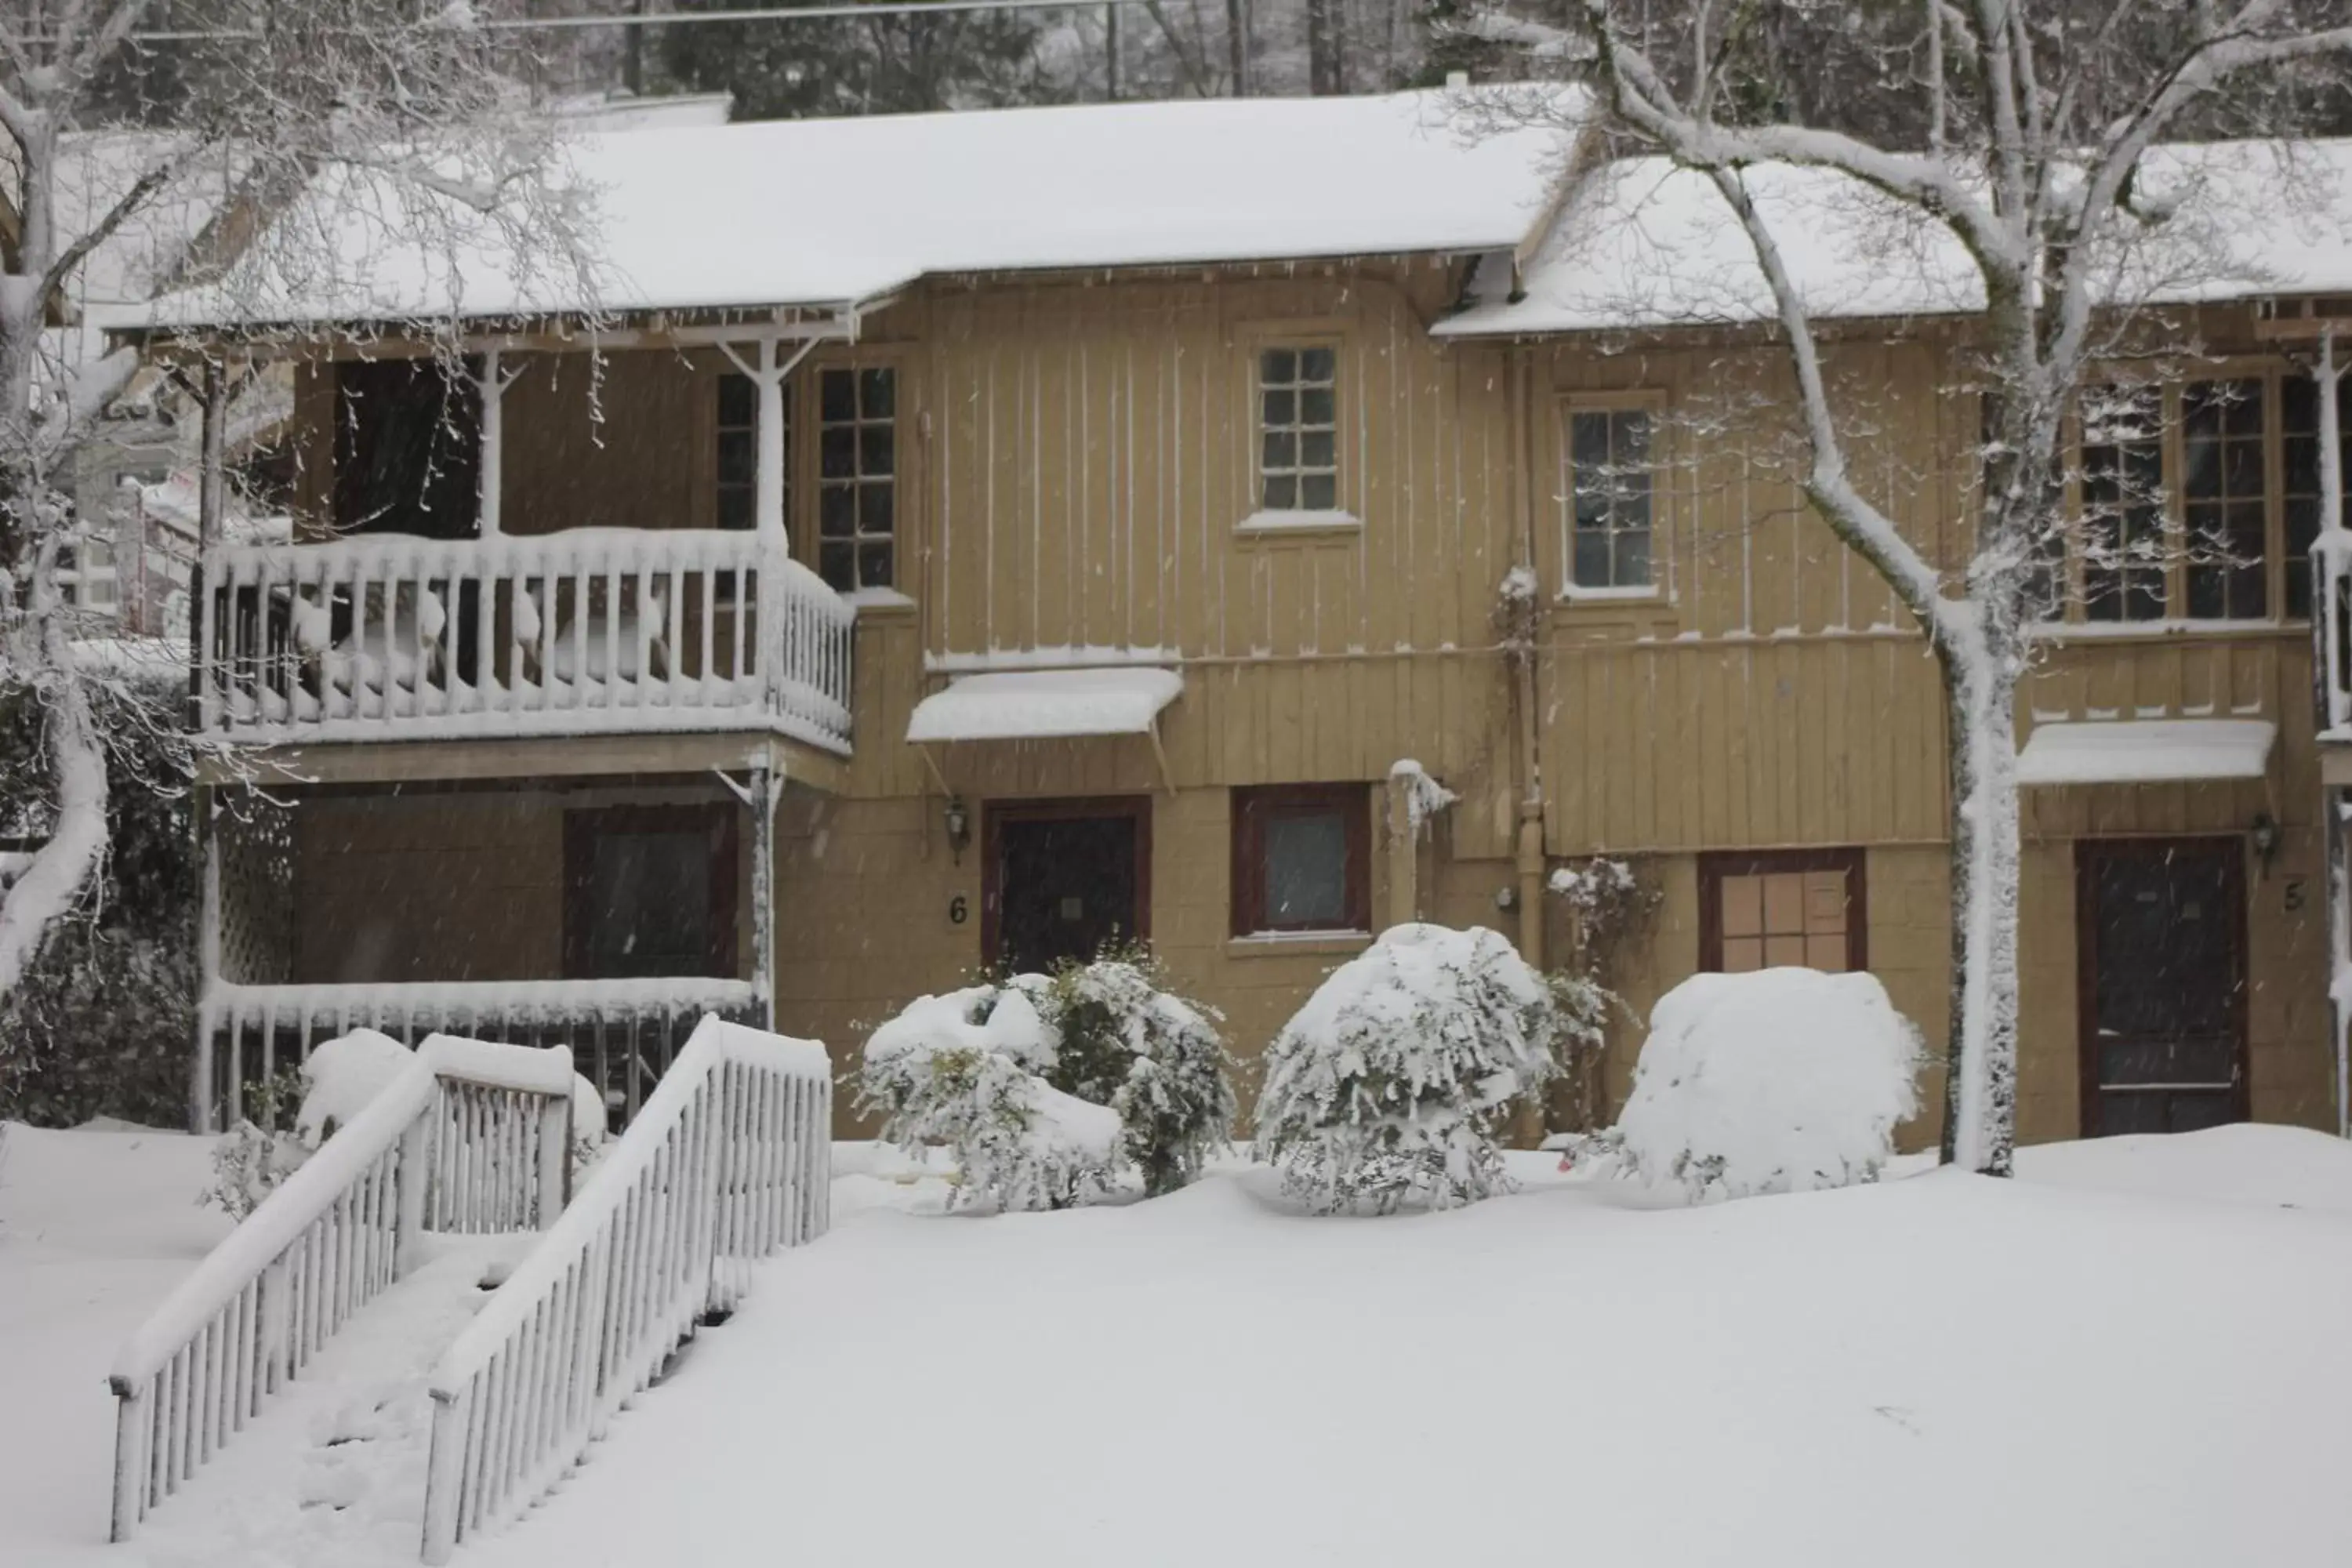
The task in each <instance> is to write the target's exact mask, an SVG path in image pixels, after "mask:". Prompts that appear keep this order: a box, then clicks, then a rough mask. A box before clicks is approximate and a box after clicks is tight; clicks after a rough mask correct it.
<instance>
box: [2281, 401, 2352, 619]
mask: <svg viewBox="0 0 2352 1568" xmlns="http://www.w3.org/2000/svg"><path fill="white" fill-rule="evenodd" d="M2347 383H2352V375H2347V376H2340V377H2338V378H2337V380H2336V427H2337V428H2336V436H2337V439H2338V440H2339V441H2340V442H2341V443H2342V446H2343V468H2342V470H2341V472H2340V474H2339V476H2338V482H2339V483H2344V484H2352V384H2347ZM2279 415H2280V424H2281V426H2283V428H2284V446H2285V451H2284V454H2283V455H2284V459H2285V460H2284V463H2283V464H2282V465H2281V470H2282V472H2283V474H2284V479H2285V481H2286V483H2285V491H2286V493H2285V497H2284V500H2285V503H2286V613H2287V614H2288V615H2290V616H2309V615H2310V614H2311V545H2312V541H2314V540H2315V539H2317V538H2318V537H2319V500H2320V496H2321V494H2322V491H2321V489H2320V483H2319V481H2320V472H2319V387H2318V385H2317V384H2316V383H2315V382H2314V381H2313V380H2312V378H2311V377H2310V376H2308V375H2295V374H2288V375H2285V376H2284V377H2282V378H2281V379H2280V381H2279ZM2344 521H2345V522H2346V524H2347V526H2352V510H2347V511H2346V513H2345V515H2344Z"/></svg>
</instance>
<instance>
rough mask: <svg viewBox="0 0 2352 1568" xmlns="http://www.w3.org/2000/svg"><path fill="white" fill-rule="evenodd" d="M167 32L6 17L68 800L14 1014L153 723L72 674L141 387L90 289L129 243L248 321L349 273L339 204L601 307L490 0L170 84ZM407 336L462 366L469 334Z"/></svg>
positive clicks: (11, 404)
mask: <svg viewBox="0 0 2352 1568" xmlns="http://www.w3.org/2000/svg"><path fill="white" fill-rule="evenodd" d="M162 16H163V9H162V7H161V5H158V4H155V3H152V0H64V3H62V4H55V5H17V6H12V7H8V8H6V9H5V13H0V204H5V213H0V216H5V218H6V219H7V220H9V221H8V223H7V225H6V228H7V236H6V237H7V241H8V243H7V244H6V246H5V255H0V702H5V703H32V704H36V705H37V706H38V708H39V709H40V710H42V711H43V713H44V715H45V721H44V722H43V723H42V724H41V725H40V726H39V730H40V733H41V734H42V736H43V738H44V739H43V744H44V746H45V748H46V752H47V773H48V774H49V776H50V778H51V779H52V781H53V784H52V788H53V798H52V799H51V800H50V802H49V803H48V805H49V810H48V813H47V818H46V820H45V821H44V822H43V823H42V824H41V825H40V826H42V828H43V829H44V830H45V832H46V835H47V838H46V847H44V848H42V849H41V850H40V851H39V853H38V855H37V858H35V860H34V862H33V864H32V865H31V867H30V868H28V869H27V870H26V874H25V875H24V876H23V877H22V878H21V879H19V880H18V881H17V882H16V884H15V885H14V886H13V887H12V888H11V889H9V891H8V892H7V894H6V897H5V902H0V995H5V994H6V993H7V992H8V991H9V990H10V989H11V988H12V987H13V986H14V985H15V984H16V981H17V980H18V978H19V977H20V976H21V975H22V974H23V973H24V970H25V966H26V963H28V962H29V961H30V959H31V958H32V957H33V955H34V954H35V952H37V950H38V948H39V946H40V943H41V942H42V940H43V937H44V935H45V933H46V932H47V931H48V930H49V929H50V928H51V927H52V926H53V925H54V924H55V922H56V921H58V919H59V917H61V916H62V915H64V914H65V913H66V912H67V911H68V910H70V909H71V908H72V907H73V905H74V903H75V900H77V899H78V898H79V896H80V894H81V892H82V890H83V889H85V888H86V887H87V886H88V885H89V882H90V880H91V876H92V873H93V872H94V871H95V870H96V869H97V868H98V867H99V866H100V863H101V861H102V859H103V858H104V856H105V853H106V847H107V810H108V802H107V784H106V779H107V772H106V767H105V759H106V756H107V754H108V752H109V749H110V745H111V744H112V743H113V737H111V736H110V733H109V730H108V726H109V724H110V722H112V719H111V718H110V716H111V715H115V714H119V713H126V712H130V711H133V710H136V709H137V705H136V704H131V703H125V702H118V701H114V700H110V699H111V697H112V696H113V695H116V694H114V693H111V692H110V684H112V683H115V682H117V681H119V680H120V679H121V674H120V672H119V671H116V670H113V669H111V668H109V667H108V665H107V663H106V661H104V660H92V659H88V658H80V657H79V656H78V653H77V648H78V647H79V645H80V644H81V643H82V642H83V641H84V640H85V638H86V637H87V636H88V634H89V629H90V628H89V627H88V626H85V625H84V624H83V622H82V619H81V616H82V614H83V612H82V611H80V610H79V608H78V607H77V606H76V605H74V603H73V602H72V600H71V597H70V595H68V594H67V593H66V592H64V591H63V589H62V586H61V583H60V580H59V575H58V574H59V572H60V570H61V569H62V568H63V566H65V565H66V564H68V563H70V562H71V561H72V560H73V559H74V554H75V550H76V546H77V542H78V541H79V540H80V539H81V538H82V537H83V534H84V531H85V530H87V529H89V528H90V527H94V526H95V522H96V520H84V519H82V518H80V517H79V516H77V514H76V510H75V505H74V498H73V496H72V493H71V481H72V476H73V473H74V470H75V462H76V457H77V454H78V453H79V452H80V451H81V450H82V449H83V448H84V447H86V446H87V445H88V444H89V442H91V441H92V440H93V439H95V438H97V437H98V435H99V433H100V428H101V425H102V422H103V421H104V420H105V419H106V418H107V417H108V416H109V414H110V409H111V408H112V406H113V405H115V404H116V403H117V401H118V400H119V399H121V397H123V396H124V395H125V394H126V393H128V392H131V391H132V390H133V389H134V388H135V387H136V385H137V383H138V378H139V375H140V372H141V361H140V358H139V355H138V354H137V353H136V352H134V351H133V350H131V349H129V348H126V347H119V346H118V347H113V348H109V347H107V346H106V345H105V343H104V342H102V341H101V337H100V328H101V327H102V326H103V325H104V324H106V323H104V322H102V321H100V320H98V319H97V318H96V315H95V313H94V312H93V311H90V310H85V309H84V300H83V299H82V298H81V292H80V289H79V279H80V277H81V275H82V273H83V272H84V270H85V268H89V266H91V265H92V263H93V259H94V258H97V257H99V256H100V254H101V253H103V252H105V251H106V250H107V249H108V247H110V246H115V245H118V244H121V243H122V242H123V241H124V240H125V239H126V237H131V236H134V235H135V237H136V238H137V241H138V247H139V249H140V250H141V253H142V258H143V259H144V260H145V261H146V262H147V263H148V266H149V275H147V276H145V277H144V278H143V279H142V283H143V284H144V285H145V287H146V288H147V289H148V290H149V291H151V292H152V291H161V290H165V289H173V288H184V287H193V286H197V285H202V286H203V287H205V288H207V289H211V290H213V291H214V293H215V297H216V299H217V300H218V301H219V302H220V303H221V304H222V305H223V306H224V307H226V308H225V309H224V310H222V311H221V312H220V313H221V314H222V315H223V316H225V317H229V318H234V317H236V315H238V314H240V313H241V312H240V311H239V310H236V306H237V305H238V304H239V303H240V302H242V301H247V300H255V299H258V298H261V297H262V296H263V295H264V293H265V292H266V291H267V290H270V289H282V288H284V287H286V285H287V283H288V281H289V279H304V280H306V281H309V280H316V279H318V278H319V277H320V274H321V273H322V272H332V271H337V270H346V271H347V270H349V269H350V268H352V266H353V262H352V258H351V255H350V252H349V250H348V247H344V248H338V247H336V246H335V245H334V244H333V243H331V238H332V237H331V235H330V234H329V233H328V232H326V229H325V225H326V224H327V223H328V222H330V221H338V222H339V221H343V216H347V215H339V216H336V217H335V218H333V219H329V218H327V217H325V216H323V215H321V216H314V217H313V218H311V219H310V221H295V220H294V219H293V218H292V217H291V216H289V215H288V212H287V208H288V205H289V202H290V201H291V199H292V198H293V197H295V196H296V195H299V194H300V193H303V192H305V191H309V190H313V189H317V188H320V187H321V186H322V185H324V184H329V183H331V182H337V181H340V184H335V185H334V189H336V190H337V191H338V192H339V193H341V194H342V195H345V196H347V197H349V198H350V201H349V203H347V204H345V205H358V204H361V203H363V204H364V212H363V213H362V221H365V222H368V223H371V224H373V225H375V226H379V227H380V228H381V229H382V230H383V232H384V233H385V234H386V235H387V236H389V237H395V238H396V239H397V240H398V242H399V244H400V246H401V247H402V248H403V249H404V252H405V253H406V254H407V255H410V256H414V255H415V254H416V253H417V252H418V251H420V250H421V251H425V252H428V253H430V252H433V251H436V250H438V251H440V252H442V253H443V254H444V255H446V256H454V255H456V254H457V251H458V250H459V249H460V247H467V248H471V247H478V246H480V245H481V244H482V243H483V241H484V239H485V238H486V237H487V238H488V239H491V240H493V241H495V242H496V244H497V246H498V248H499V250H500V251H501V252H502V253H504V254H505V255H506V256H508V257H509V258H514V261H513V263H511V264H513V265H520V266H523V267H527V268H531V267H537V268H547V269H550V270H554V271H562V272H564V273H567V274H568V275H570V276H571V277H572V278H573V279H577V280H580V281H582V282H583V283H585V284H586V285H587V291H588V293H589V295H590V297H593V263H592V259H591V257H590V253H589V238H590V229H591V226H592V203H591V201H590V193H586V192H583V191H580V190H578V189H574V188H571V187H569V186H567V184H566V182H565V180H564V178H563V168H562V160H561V158H560V156H559V150H558V148H557V147H556V144H555V121H553V120H552V119H551V117H548V116H546V115H543V114H541V113H538V112H536V111H535V109H534V106H533V103H532V100H531V94H530V90H529V89H528V87H527V85H526V84H527V83H528V82H529V81H530V79H531V78H532V74H533V73H532V70H531V61H530V58H528V57H526V56H524V55H522V54H521V53H520V52H519V51H520V49H521V48H522V47H523V46H522V45H521V44H520V42H519V35H516V34H513V33H509V32H501V31H499V30H497V29H493V28H488V27H485V26H482V25H481V23H482V20H483V18H482V17H481V16H479V15H478V13H477V10H476V7H475V5H473V4H471V3H470V0H454V3H452V4H448V5H415V4H414V3H413V0H306V3H305V4H303V5H277V4H271V3H268V0H215V3H214V4H210V5H200V6H195V7H181V8H175V9H174V10H173V13H172V17H173V21H174V23H175V26H174V31H173V40H172V42H171V45H170V47H171V49H172V51H173V52H172V55H171V58H170V61H169V66H170V68H169V69H162V68H158V57H157V53H156V50H157V49H158V48H159V47H161V46H158V45H155V44H153V43H151V42H150V41H149V40H147V39H145V38H143V37H142V33H141V29H142V27H144V26H156V25H158V23H159V20H160V18H161V17H162ZM191 18H194V20H195V21H197V22H199V23H200V24H201V25H200V26H187V23H188V21H189V20H190V19H191ZM307 205H308V204H306V206H307ZM334 281H335V282H337V283H340V284H343V285H346V286H348V285H351V284H353V283H358V282H363V281H364V280H363V279H352V278H337V279H334ZM377 324H378V325H379V326H380V325H381V324H382V323H377ZM402 324H403V325H404V327H406V328H408V329H409V330H413V331H420V332H424V333H427V334H430V335H432V336H433V337H434V338H435V339H436V342H443V343H446V344H450V345H454V343H455V341H456V333H455V322H454V321H450V320H446V319H444V320H418V321H413V322H404V323H402Z"/></svg>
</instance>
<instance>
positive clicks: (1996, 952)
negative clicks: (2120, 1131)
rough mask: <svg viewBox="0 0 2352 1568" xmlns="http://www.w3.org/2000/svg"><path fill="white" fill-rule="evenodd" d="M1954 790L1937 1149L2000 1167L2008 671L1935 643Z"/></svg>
mask: <svg viewBox="0 0 2352 1568" xmlns="http://www.w3.org/2000/svg"><path fill="white" fill-rule="evenodd" d="M1937 658H1938V662H1939V663H1940V664H1941V666H1942V668H1943V676H1944V697H1945V703H1946V722H1947V725H1948V731H1949V746H1948V750H1949V753H1950V756H1949V768H1950V782H1951V798H1952V977H1951V986H1952V990H1951V1041H1950V1046H1949V1047H1948V1070H1947V1073H1946V1077H1945V1087H1944V1142H1943V1154H1944V1159H1945V1162H1946V1163H1951V1164H1958V1165H1963V1166H1965V1167H1967V1168H1968V1169H1969V1170H1971V1171H1977V1172H1979V1173H1983V1174H1985V1175H1989V1176H2006V1175H2008V1174H2009V1173H2010V1163H2011V1151H2012V1149H2013V1147H2014V1144H2015V1142H2016V1133H2017V1004H2018V994H2017V915H2018V870H2019V867H2018V852H2019V837H2020V835H2019V829H2018V805H2019V801H2018V790H2017V715H2016V688H2017V679H2016V676H2015V675H2014V673H2012V672H2011V665H2010V661H2008V660H2006V659H2004V658H1998V657H1996V656H1993V655H1990V654H1987V653H1985V652H1984V651H1982V650H1980V649H1953V648H1949V647H1939V648H1938V650H1937Z"/></svg>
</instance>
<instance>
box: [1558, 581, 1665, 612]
mask: <svg viewBox="0 0 2352 1568" xmlns="http://www.w3.org/2000/svg"><path fill="white" fill-rule="evenodd" d="M1666 602H1667V601H1666V595H1665V592H1664V590H1663V589H1662V588H1660V587H1659V586H1658V584H1655V583H1643V584H1633V585H1629V586H1626V587H1622V588H1585V587H1580V586H1579V585H1577V584H1573V583H1570V584H1566V585H1565V586H1563V587H1562V588H1561V589H1560V591H1559V598H1558V599H1556V600H1555V601H1554V603H1555V604H1557V605H1559V607H1560V608H1561V609H1574V608H1575V607H1576V606H1578V605H1661V606H1663V605H1664V604H1665V603H1666Z"/></svg>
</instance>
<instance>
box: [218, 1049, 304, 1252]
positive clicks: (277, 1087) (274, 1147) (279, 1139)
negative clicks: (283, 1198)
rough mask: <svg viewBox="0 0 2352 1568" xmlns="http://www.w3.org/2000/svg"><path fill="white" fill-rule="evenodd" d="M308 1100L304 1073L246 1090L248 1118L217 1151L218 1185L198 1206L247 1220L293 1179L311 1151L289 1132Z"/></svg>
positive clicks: (282, 1074) (281, 1074) (286, 1072)
mask: <svg viewBox="0 0 2352 1568" xmlns="http://www.w3.org/2000/svg"><path fill="white" fill-rule="evenodd" d="M302 1098H303V1089H302V1073H301V1069H300V1068H293V1067H289V1068H281V1069H280V1070H279V1071H278V1073H277V1075H276V1076H275V1077H271V1078H266V1079H260V1080H259V1081H257V1082H255V1083H249V1084H247V1085H246V1086H245V1094H244V1107H245V1115H244V1117H243V1118H242V1119H240V1120H239V1121H238V1122H237V1124H236V1126H235V1127H232V1128H231V1129H229V1131H227V1133H226V1135H224V1136H223V1137H222V1139H221V1141H220V1142H218V1143H215V1145H213V1180H212V1185H210V1186H208V1187H206V1188H205V1190H204V1191H203V1192H201V1193H199V1194H196V1203H197V1205H198V1206H200V1207H203V1206H209V1207H212V1208H216V1209H219V1210H221V1211H222V1212H223V1213H224V1214H226V1215H228V1216H229V1218H231V1219H235V1220H242V1219H243V1218H245V1216H246V1215H249V1214H251V1213H252V1212H253V1211H254V1210H255V1209H257V1208H258V1207H260V1206H261V1200H262V1199H264V1198H266V1197H268V1195H269V1194H270V1192H271V1191H272V1190H273V1189H274V1188H275V1187H276V1186H277V1185H278V1183H280V1182H282V1181H284V1180H285V1179H286V1178H287V1177H289V1176H290V1175H292V1174H293V1173H294V1172H295V1171H296V1169H297V1168H299V1166H300V1165H301V1163H302V1162H303V1161H304V1160H306V1159H308V1158H309V1157H310V1150H309V1149H308V1148H306V1147H305V1146H304V1145H303V1142H302V1140H301V1139H300V1138H299V1137H297V1136H296V1135H295V1134H294V1133H292V1132H290V1131H285V1126H286V1123H287V1121H288V1119H289V1116H290V1115H291V1114H292V1108H293V1107H294V1106H295V1105H297V1104H298V1103H299V1102H300V1100H301V1099H302Z"/></svg>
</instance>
